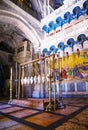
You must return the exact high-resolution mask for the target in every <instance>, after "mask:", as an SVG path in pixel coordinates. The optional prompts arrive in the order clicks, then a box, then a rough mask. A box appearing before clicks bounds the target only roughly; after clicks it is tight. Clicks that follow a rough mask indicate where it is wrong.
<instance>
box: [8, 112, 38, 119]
mask: <svg viewBox="0 0 88 130" xmlns="http://www.w3.org/2000/svg"><path fill="white" fill-rule="evenodd" d="M35 113H38V111H35V110H22V111H18V112H14V113H11V114H10V115H11V116H14V117H18V118H22V117H26V116H30V115H32V114H35Z"/></svg>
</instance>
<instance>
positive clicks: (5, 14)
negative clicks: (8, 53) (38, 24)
mask: <svg viewBox="0 0 88 130" xmlns="http://www.w3.org/2000/svg"><path fill="white" fill-rule="evenodd" d="M0 22H4V23H9V24H11V25H13V26H16V27H17V28H18V29H20V30H21V31H22V32H23V34H24V36H25V38H27V39H28V40H30V41H31V42H32V43H33V47H34V48H36V47H40V43H41V40H40V37H39V36H38V34H37V32H36V31H35V29H34V28H33V27H32V26H31V25H30V24H29V23H28V22H27V21H26V20H25V19H24V18H23V17H21V16H19V15H17V14H15V13H12V12H9V11H5V10H0Z"/></svg>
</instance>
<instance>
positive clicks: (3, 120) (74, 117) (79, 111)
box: [0, 98, 88, 130]
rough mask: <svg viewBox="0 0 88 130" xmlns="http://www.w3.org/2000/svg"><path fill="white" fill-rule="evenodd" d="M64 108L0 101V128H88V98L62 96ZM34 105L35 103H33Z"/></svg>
mask: <svg viewBox="0 0 88 130" xmlns="http://www.w3.org/2000/svg"><path fill="white" fill-rule="evenodd" d="M63 103H64V104H65V105H66V107H65V108H64V109H57V110H55V111H50V112H45V111H43V110H42V109H41V107H40V109H38V108H37V107H35V108H34V106H33V108H32V106H29V107H28V106H27V107H26V106H23V105H21V104H19V105H17V104H16V105H15V104H11V105H10V104H8V102H7V103H6V101H5V102H4V101H3V102H1V103H0V130H88V98H68V99H66V98H64V99H63ZM35 106H36V104H35Z"/></svg>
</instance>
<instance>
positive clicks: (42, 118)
mask: <svg viewBox="0 0 88 130" xmlns="http://www.w3.org/2000/svg"><path fill="white" fill-rule="evenodd" d="M61 118H62V116H58V115H54V114H50V113H42V114H39V115H36V116H33V117H31V118H27V119H25V120H26V121H29V122H32V123H35V124H37V125H41V126H48V125H50V124H52V123H54V122H55V121H57V120H59V119H61Z"/></svg>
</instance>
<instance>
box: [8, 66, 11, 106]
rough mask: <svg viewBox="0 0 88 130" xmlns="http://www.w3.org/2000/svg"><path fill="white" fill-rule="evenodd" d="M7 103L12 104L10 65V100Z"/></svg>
mask: <svg viewBox="0 0 88 130" xmlns="http://www.w3.org/2000/svg"><path fill="white" fill-rule="evenodd" d="M8 103H9V104H12V67H11V68H10V100H9V102H8Z"/></svg>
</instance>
